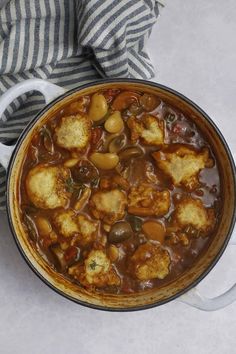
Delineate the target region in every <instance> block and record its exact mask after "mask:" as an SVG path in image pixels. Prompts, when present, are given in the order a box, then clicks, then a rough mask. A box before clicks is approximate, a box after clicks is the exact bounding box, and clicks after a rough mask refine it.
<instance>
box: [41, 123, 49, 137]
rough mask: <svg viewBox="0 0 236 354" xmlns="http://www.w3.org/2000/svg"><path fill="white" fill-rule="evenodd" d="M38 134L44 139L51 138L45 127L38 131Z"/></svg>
mask: <svg viewBox="0 0 236 354" xmlns="http://www.w3.org/2000/svg"><path fill="white" fill-rule="evenodd" d="M40 133H41V134H42V135H43V136H44V137H50V138H51V132H50V130H49V129H48V128H47V127H46V126H43V127H42V129H41V130H40Z"/></svg>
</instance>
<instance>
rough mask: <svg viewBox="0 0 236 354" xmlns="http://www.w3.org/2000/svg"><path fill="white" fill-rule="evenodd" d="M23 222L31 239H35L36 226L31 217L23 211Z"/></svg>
mask: <svg viewBox="0 0 236 354" xmlns="http://www.w3.org/2000/svg"><path fill="white" fill-rule="evenodd" d="M24 223H25V225H26V226H27V229H28V232H29V234H30V236H31V237H32V239H33V240H37V237H38V233H37V228H36V226H35V223H34V221H33V219H32V218H31V217H30V216H29V215H28V214H26V213H25V215H24Z"/></svg>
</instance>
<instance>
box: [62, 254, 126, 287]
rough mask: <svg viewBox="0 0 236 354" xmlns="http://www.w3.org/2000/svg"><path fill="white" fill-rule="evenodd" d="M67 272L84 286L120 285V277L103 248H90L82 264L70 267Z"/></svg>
mask: <svg viewBox="0 0 236 354" xmlns="http://www.w3.org/2000/svg"><path fill="white" fill-rule="evenodd" d="M69 274H70V275H72V276H73V277H74V278H76V279H78V280H79V281H80V282H81V284H83V285H85V286H95V287H98V288H102V287H104V286H113V285H115V286H118V285H120V278H119V276H118V274H117V273H116V271H115V270H114V269H113V267H112V265H111V262H110V260H109V258H108V257H107V255H106V253H105V252H104V251H103V250H92V251H91V252H90V253H89V254H88V256H87V258H86V259H85V262H84V265H81V264H79V265H76V266H73V267H71V268H70V269H69Z"/></svg>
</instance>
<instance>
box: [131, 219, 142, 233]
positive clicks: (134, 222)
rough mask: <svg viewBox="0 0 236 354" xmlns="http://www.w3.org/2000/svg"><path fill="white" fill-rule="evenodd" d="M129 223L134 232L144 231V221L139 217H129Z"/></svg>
mask: <svg viewBox="0 0 236 354" xmlns="http://www.w3.org/2000/svg"><path fill="white" fill-rule="evenodd" d="M127 221H128V222H129V223H130V225H131V227H132V229H133V231H134V232H139V231H141V229H142V224H143V221H142V219H140V218H138V217H137V216H133V215H129V216H128V217H127Z"/></svg>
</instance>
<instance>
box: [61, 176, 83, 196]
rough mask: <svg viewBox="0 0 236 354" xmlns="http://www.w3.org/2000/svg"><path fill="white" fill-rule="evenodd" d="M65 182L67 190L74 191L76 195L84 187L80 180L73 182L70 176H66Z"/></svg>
mask: <svg viewBox="0 0 236 354" xmlns="http://www.w3.org/2000/svg"><path fill="white" fill-rule="evenodd" d="M65 183H66V190H67V192H69V193H76V194H77V195H78V194H80V192H81V191H83V190H84V189H85V188H86V186H85V185H84V184H82V183H81V182H77V183H75V182H74V181H73V179H72V178H71V177H69V178H67V179H66V182H65Z"/></svg>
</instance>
